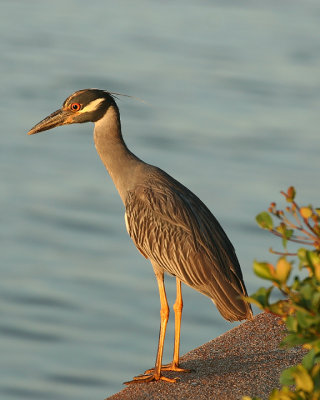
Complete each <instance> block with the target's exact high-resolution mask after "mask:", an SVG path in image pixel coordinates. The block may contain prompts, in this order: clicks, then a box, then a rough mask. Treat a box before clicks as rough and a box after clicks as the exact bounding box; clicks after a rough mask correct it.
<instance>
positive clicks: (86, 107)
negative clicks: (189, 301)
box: [28, 89, 252, 383]
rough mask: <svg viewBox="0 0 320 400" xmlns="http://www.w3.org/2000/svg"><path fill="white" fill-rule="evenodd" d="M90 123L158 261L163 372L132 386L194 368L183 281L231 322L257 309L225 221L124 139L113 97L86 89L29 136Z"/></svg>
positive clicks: (142, 246)
mask: <svg viewBox="0 0 320 400" xmlns="http://www.w3.org/2000/svg"><path fill="white" fill-rule="evenodd" d="M82 122H93V123H94V124H95V126H94V142H95V146H96V149H97V152H98V153H99V156H100V158H101V160H102V162H103V164H104V165H105V167H106V169H107V170H108V172H109V174H110V176H111V178H112V180H113V182H114V184H115V186H116V188H117V190H118V192H119V194H120V197H121V199H122V201H123V204H124V205H125V222H126V227H127V230H128V233H129V235H130V237H131V239H132V240H133V242H134V244H135V245H136V247H137V249H138V250H139V251H140V253H141V254H142V255H143V256H144V257H145V258H147V259H149V260H150V261H151V264H152V266H153V269H154V273H155V275H156V278H157V282H158V287H159V293H160V304H161V310H160V316H161V323H160V334H159V343H158V351H157V357H156V363H155V368H154V369H151V370H148V371H146V372H145V373H144V374H143V375H139V376H137V377H135V378H134V379H133V380H132V381H130V382H127V383H137V382H149V381H152V380H159V379H162V380H165V381H169V382H174V381H175V380H176V379H177V378H174V379H170V378H167V377H165V376H163V375H162V373H161V371H162V370H171V371H186V370H185V369H183V368H180V366H179V342H180V323H181V314H182V306H183V302H182V295H181V282H183V283H185V284H187V285H189V286H191V287H192V288H194V289H196V290H198V291H199V292H201V293H203V294H205V295H206V296H208V297H210V298H211V299H212V301H213V302H214V303H215V305H216V306H217V308H218V310H219V311H220V313H221V315H222V316H223V317H224V318H225V319H227V320H229V321H240V320H243V319H251V318H252V311H251V308H250V305H249V304H248V303H247V302H245V301H244V300H243V296H246V295H247V291H246V288H245V284H244V282H243V278H242V273H241V269H240V265H239V262H238V259H237V256H236V253H235V251H234V248H233V246H232V244H231V242H230V240H229V239H228V237H227V235H226V234H225V232H224V231H223V229H222V227H221V226H220V224H219V222H218V221H217V220H216V218H215V217H214V216H213V215H212V214H211V212H210V211H209V209H208V208H207V207H206V206H205V205H204V204H203V203H202V201H201V200H200V199H198V197H196V196H195V195H194V194H193V193H192V192H191V191H190V190H189V189H187V188H186V187H185V186H183V185H182V184H181V183H179V182H178V181H176V180H175V179H173V178H172V177H171V176H169V175H168V174H166V173H165V172H164V171H162V170H161V169H159V168H157V167H154V166H153V165H150V164H147V163H145V162H143V161H142V160H140V159H139V158H138V157H136V156H135V155H134V154H133V153H131V151H130V150H129V149H128V148H127V146H126V144H125V142H124V140H123V138H122V134H121V126H120V114H119V109H118V107H117V105H116V103H115V100H114V97H113V96H112V94H111V93H109V92H107V91H104V90H98V89H84V90H79V91H77V92H75V93H73V94H72V95H71V96H69V97H68V98H67V99H66V100H65V102H64V103H63V105H62V108H61V109H60V110H57V111H56V112H54V113H52V114H51V115H49V116H48V117H47V118H45V119H44V120H42V121H41V122H39V123H38V124H37V125H36V126H34V127H33V128H32V129H31V130H30V131H29V132H28V133H29V135H32V134H34V133H37V132H41V131H45V130H48V129H52V128H55V127H56V126H59V125H67V124H74V123H82ZM164 272H167V273H168V274H170V275H173V276H175V277H176V283H177V297H176V302H175V304H174V306H173V309H174V311H175V339H174V354H173V361H172V363H171V364H169V365H166V366H164V365H162V353H163V345H164V339H165V333H166V326H167V322H168V318H169V307H168V302H167V298H166V292H165V287H164Z"/></svg>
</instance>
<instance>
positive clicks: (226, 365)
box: [108, 313, 304, 400]
mask: <svg viewBox="0 0 320 400" xmlns="http://www.w3.org/2000/svg"><path fill="white" fill-rule="evenodd" d="M283 335H284V327H283V325H282V324H280V320H279V318H277V317H275V316H273V315H271V314H266V313H262V314H259V315H257V316H256V317H254V319H253V321H247V322H245V323H243V324H241V325H240V326H237V327H236V328H234V329H231V330H230V331H228V332H226V333H224V334H223V335H221V336H219V337H217V338H216V339H214V340H212V341H210V342H208V343H206V344H204V345H202V346H201V347H198V348H197V349H194V350H192V351H190V352H189V353H187V354H185V355H184V356H183V357H181V365H182V367H185V368H189V369H192V370H193V371H194V372H191V373H172V372H167V373H166V372H165V373H164V375H166V376H169V377H170V376H171V377H173V376H177V375H178V376H179V377H180V380H179V381H178V382H177V383H167V382H163V381H158V382H152V383H147V384H137V385H130V386H128V387H126V388H125V389H123V390H122V391H121V392H119V393H117V394H115V395H113V396H111V397H108V399H109V400H129V399H130V400H138V399H139V400H144V399H146V400H152V399H156V400H162V399H163V400H171V399H172V400H173V399H175V400H179V399H184V400H185V399H193V400H195V399H197V400H202V399H204V400H213V399H218V400H241V397H242V396H244V395H249V396H260V397H262V398H263V399H266V398H267V397H268V394H269V393H270V391H271V390H272V389H273V388H275V387H279V376H280V373H281V371H282V370H283V369H285V368H287V367H289V366H291V365H295V364H297V363H299V362H300V361H301V359H302V357H303V354H304V351H303V350H302V349H301V348H293V349H286V350H284V349H279V343H280V341H281V338H282V337H283ZM146 367H148V366H146ZM139 373H140V371H137V374H139ZM131 378H132V377H130V376H129V377H128V379H131Z"/></svg>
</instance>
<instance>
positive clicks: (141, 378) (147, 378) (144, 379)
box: [124, 370, 179, 385]
mask: <svg viewBox="0 0 320 400" xmlns="http://www.w3.org/2000/svg"><path fill="white" fill-rule="evenodd" d="M178 379H179V378H167V377H166V376H163V375H161V374H160V375H159V374H156V373H155V372H154V370H153V371H152V372H151V373H150V374H141V375H138V376H135V377H134V378H133V380H132V381H128V382H124V384H125V385H131V384H132V383H133V384H135V383H148V382H152V381H159V380H162V381H166V382H171V383H175V382H176V381H177V380H178Z"/></svg>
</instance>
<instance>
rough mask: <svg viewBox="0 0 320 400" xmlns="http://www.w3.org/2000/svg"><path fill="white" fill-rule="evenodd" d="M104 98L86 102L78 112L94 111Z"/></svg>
mask: <svg viewBox="0 0 320 400" xmlns="http://www.w3.org/2000/svg"><path fill="white" fill-rule="evenodd" d="M104 100H105V99H96V100H93V101H90V103H89V104H87V105H86V106H85V107H84V108H83V109H82V110H80V111H79V114H82V113H86V112H91V111H95V110H96V109H97V108H98V107H99V105H100V104H101V103H102V102H103V101H104Z"/></svg>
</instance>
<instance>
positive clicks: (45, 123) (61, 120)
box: [28, 108, 72, 135]
mask: <svg viewBox="0 0 320 400" xmlns="http://www.w3.org/2000/svg"><path fill="white" fill-rule="evenodd" d="M70 123H72V121H71V118H70V114H69V113H68V111H66V110H64V109H62V108H61V109H60V110H57V111H55V112H54V113H52V114H50V115H49V116H48V117H46V118H45V119H43V120H42V121H41V122H39V123H38V124H37V125H35V126H34V127H33V128H32V129H30V131H29V132H28V135H33V134H34V133H38V132H43V131H47V130H48V129H52V128H55V127H56V126H60V125H66V124H70Z"/></svg>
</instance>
